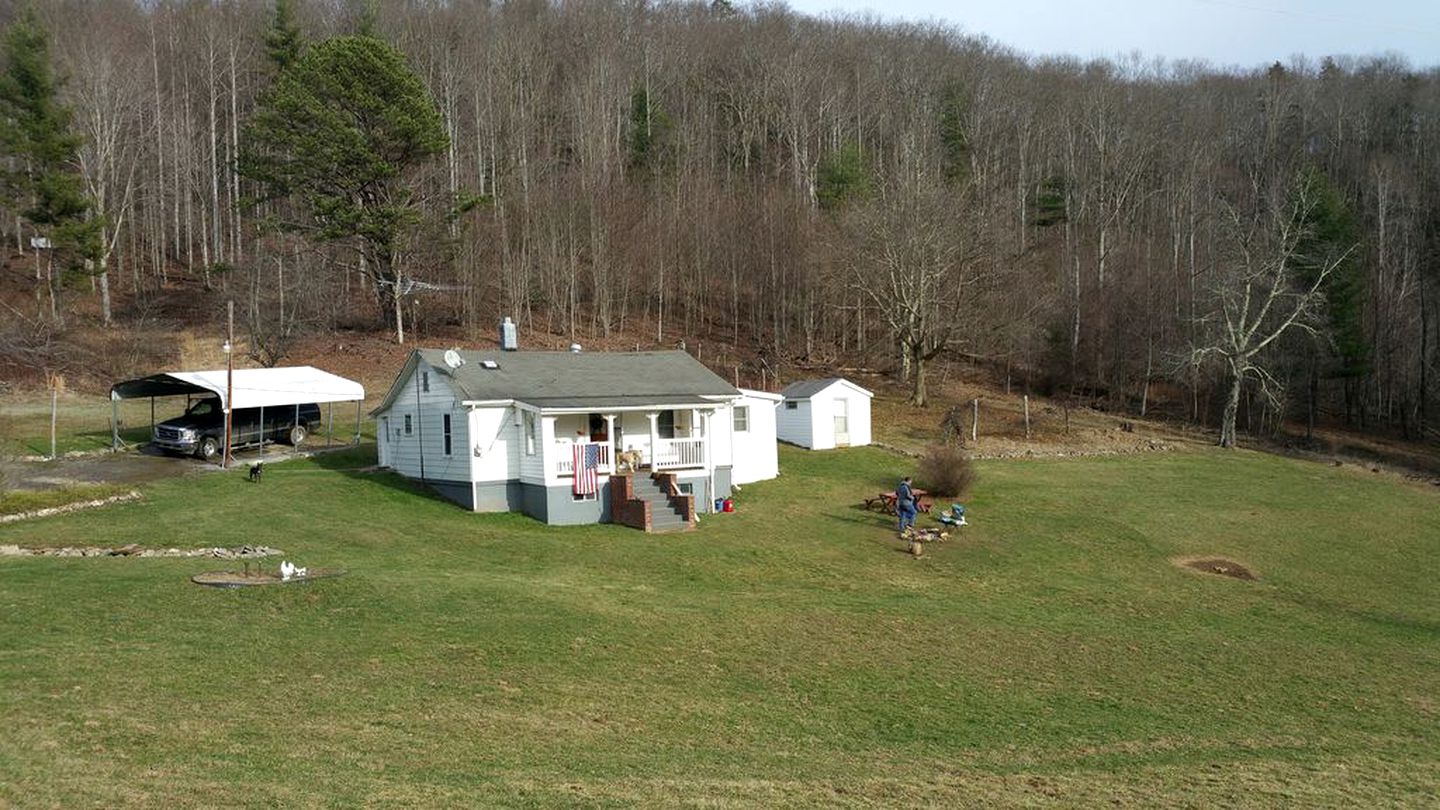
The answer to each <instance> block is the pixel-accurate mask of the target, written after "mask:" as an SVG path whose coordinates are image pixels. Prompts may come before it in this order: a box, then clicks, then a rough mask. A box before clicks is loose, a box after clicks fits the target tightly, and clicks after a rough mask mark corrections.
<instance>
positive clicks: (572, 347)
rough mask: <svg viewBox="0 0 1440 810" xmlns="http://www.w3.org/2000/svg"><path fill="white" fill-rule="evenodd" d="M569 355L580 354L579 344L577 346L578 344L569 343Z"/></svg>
mask: <svg viewBox="0 0 1440 810" xmlns="http://www.w3.org/2000/svg"><path fill="white" fill-rule="evenodd" d="M570 353H571V354H579V353H580V344H579V343H571V344H570Z"/></svg>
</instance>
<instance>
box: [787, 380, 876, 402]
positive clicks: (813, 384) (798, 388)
mask: <svg viewBox="0 0 1440 810" xmlns="http://www.w3.org/2000/svg"><path fill="white" fill-rule="evenodd" d="M840 383H843V384H844V385H846V386H848V387H849V388H852V389H854V390H855V391H856V392H857V393H860V394H864V395H865V396H867V397H873V396H875V394H873V393H871V392H870V391H867V390H865V389H864V388H861V387H860V386H858V385H856V384H855V383H853V382H850V381H849V380H847V379H845V378H844V377H826V378H825V379H823V380H796V381H795V382H793V383H790V384H789V385H787V386H785V387H784V388H783V389H781V391H780V394H781V396H783V397H785V398H786V399H809V398H810V397H813V396H815V395H816V394H818V393H820V392H821V391H824V390H825V389H827V388H829V387H830V386H832V385H836V384H840Z"/></svg>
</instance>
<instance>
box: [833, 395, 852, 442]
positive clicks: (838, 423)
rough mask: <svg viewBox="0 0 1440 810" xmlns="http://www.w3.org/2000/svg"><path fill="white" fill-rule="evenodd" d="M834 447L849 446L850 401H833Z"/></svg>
mask: <svg viewBox="0 0 1440 810" xmlns="http://www.w3.org/2000/svg"><path fill="white" fill-rule="evenodd" d="M833 413H834V414H835V446H836V447H848V446H849V445H850V400H848V399H837V400H835V410H834V411H833Z"/></svg>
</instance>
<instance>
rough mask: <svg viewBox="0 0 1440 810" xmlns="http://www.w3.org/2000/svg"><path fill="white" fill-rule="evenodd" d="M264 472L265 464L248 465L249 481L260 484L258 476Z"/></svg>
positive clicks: (259, 462)
mask: <svg viewBox="0 0 1440 810" xmlns="http://www.w3.org/2000/svg"><path fill="white" fill-rule="evenodd" d="M264 472H265V462H263V461H257V462H255V463H254V464H251V465H250V480H251V481H252V482H253V483H256V484H258V483H260V476H261V475H263V474H264Z"/></svg>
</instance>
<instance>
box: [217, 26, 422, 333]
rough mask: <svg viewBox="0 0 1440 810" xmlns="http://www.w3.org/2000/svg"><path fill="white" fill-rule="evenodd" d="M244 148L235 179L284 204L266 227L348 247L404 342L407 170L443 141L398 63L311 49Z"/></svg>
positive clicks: (355, 46) (410, 223) (359, 42)
mask: <svg viewBox="0 0 1440 810" xmlns="http://www.w3.org/2000/svg"><path fill="white" fill-rule="evenodd" d="M243 140H244V143H245V144H246V148H245V149H244V150H242V153H241V156H240V162H239V170H240V173H241V175H242V176H244V177H246V178H248V179H250V180H253V181H255V182H256V183H257V184H258V185H259V187H260V188H261V189H262V191H263V196H264V197H265V199H267V200H280V199H287V200H289V201H291V202H292V203H293V209H291V208H290V207H283V208H280V209H277V210H278V211H279V213H277V214H276V215H275V216H273V217H272V221H271V222H270V223H269V224H270V225H272V226H273V227H276V228H279V229H281V230H285V231H289V232H292V233H297V234H300V235H302V236H305V237H307V238H309V239H311V240H314V241H317V242H350V243H352V244H354V245H355V246H356V247H357V248H358V250H359V252H360V255H361V256H362V257H363V258H364V264H363V266H364V268H365V272H366V273H367V274H368V275H369V277H370V279H371V281H372V283H374V285H375V291H376V299H377V301H379V302H380V304H381V306H382V308H383V309H384V311H385V313H386V314H387V315H390V314H391V313H392V312H393V314H394V317H395V320H394V322H393V323H394V325H395V327H396V334H397V337H399V339H400V341H401V342H404V332H403V327H402V326H401V324H400V322H399V313H400V298H401V296H403V294H404V289H403V287H404V283H405V280H404V279H402V277H401V267H400V264H399V260H400V254H401V252H402V251H403V250H404V248H405V247H406V240H407V239H408V238H409V237H410V236H411V235H412V234H413V233H414V232H415V229H416V227H417V225H418V224H419V222H420V220H421V214H422V212H421V206H420V202H419V199H418V195H417V192H416V180H415V177H414V173H413V170H414V169H415V168H417V167H418V166H420V165H422V164H423V163H425V162H426V161H428V160H429V159H430V158H432V157H434V156H435V155H437V154H439V153H441V152H443V151H444V150H445V148H446V147H447V146H448V145H449V138H448V136H447V135H446V134H445V127H444V125H443V122H442V120H441V117H440V111H439V110H438V109H437V108H436V106H435V102H434V100H433V99H432V98H431V97H430V94H429V93H428V92H427V91H426V89H425V85H424V84H423V83H422V82H421V81H420V78H419V77H418V76H416V75H415V72H414V71H413V70H411V68H410V66H409V64H407V63H406V61H405V57H404V55H402V54H401V53H400V52H399V51H397V50H395V48H393V47H391V46H390V45H388V44H386V43H385V42H382V41H381V40H379V39H376V38H374V37H368V36H345V37H334V38H332V39H328V40H325V41H324V42H320V43H316V44H315V45H313V46H311V47H309V48H308V49H306V51H305V53H304V55H302V56H301V57H300V58H299V59H298V60H297V61H296V62H294V63H293V64H291V65H290V67H289V68H287V69H286V70H284V71H283V72H282V73H281V74H280V75H279V76H278V77H277V78H276V80H275V84H274V86H273V87H271V88H270V90H269V92H267V93H266V94H265V96H264V97H263V98H262V99H261V103H260V105H259V107H258V108H257V109H256V111H255V115H254V117H253V118H252V119H251V120H250V123H249V124H248V125H247V126H246V127H245V138H244V139H243ZM292 210H293V215H292Z"/></svg>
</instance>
